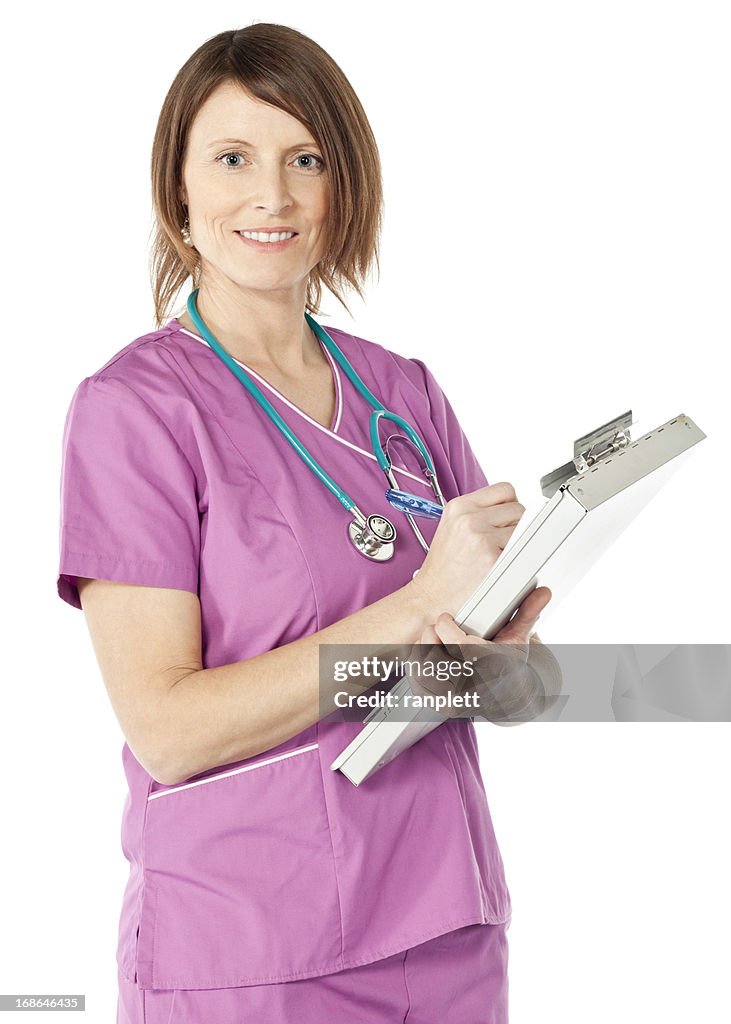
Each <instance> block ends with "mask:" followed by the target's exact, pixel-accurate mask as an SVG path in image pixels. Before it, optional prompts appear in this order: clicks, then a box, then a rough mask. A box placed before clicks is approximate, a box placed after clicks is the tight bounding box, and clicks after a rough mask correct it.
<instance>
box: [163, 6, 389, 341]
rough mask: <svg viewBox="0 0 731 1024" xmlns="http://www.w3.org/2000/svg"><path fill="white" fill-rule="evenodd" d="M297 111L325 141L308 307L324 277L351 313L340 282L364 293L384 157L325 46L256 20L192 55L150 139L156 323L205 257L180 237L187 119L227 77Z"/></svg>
mask: <svg viewBox="0 0 731 1024" xmlns="http://www.w3.org/2000/svg"><path fill="white" fill-rule="evenodd" d="M227 81H233V82H237V83H239V84H240V85H242V86H243V87H244V88H245V89H247V90H248V92H250V93H251V94H252V95H253V96H255V97H257V98H258V99H260V100H263V101H264V102H265V103H271V104H272V105H273V106H275V107H279V109H280V110H284V111H286V112H287V113H288V114H290V115H291V116H292V117H295V118H297V120H298V121H300V122H301V123H302V124H303V125H305V126H306V128H307V129H308V130H309V131H310V132H311V133H312V137H313V138H314V139H315V141H316V142H317V143H318V145H319V146H320V148H321V152H322V155H323V158H324V163H325V168H326V173H327V174H328V184H329V188H330V209H329V213H328V220H327V224H326V229H325V231H326V238H327V247H326V250H325V252H324V254H323V257H322V259H321V260H320V262H319V263H318V264H317V266H315V267H313V269H312V270H311V271H310V274H309V277H308V281H307V293H306V308H307V310H308V311H309V312H310V313H318V312H319V309H318V307H319V304H320V300H321V297H322V285H323V284H325V285H326V286H327V287H328V288H329V289H330V291H331V292H332V293H333V294H334V295H335V297H336V298H337V299H338V301H339V302H340V303H341V305H343V306H344V307H345V309H346V310H347V311H348V314H350V310H349V309H348V306H347V304H346V302H345V300H344V299H343V296H342V294H341V289H342V287H343V286H344V285H350V286H351V287H352V288H353V289H354V290H355V291H356V292H357V293H358V295H359V296H360V297H361V298H363V294H364V293H363V288H362V283H363V282H364V281H365V278H366V275H367V274H368V272H369V270H370V268H371V265H372V263H373V262H374V261H375V263H376V266H377V267H378V269H379V273H380V264H379V260H378V244H379V236H380V231H381V223H382V209H383V185H382V177H381V163H380V157H379V153H378V147H377V145H376V141H375V138H374V137H373V132H372V131H371V127H370V124H369V123H368V118H367V117H366V115H365V111H364V110H363V107H362V106H361V103H360V101H359V99H358V97H357V96H356V94H355V92H354V90H353V87H352V86H351V84H350V82H349V81H348V80H347V78H346V77H345V75H344V74H343V72H342V71H341V70H340V68H339V67H338V65H337V64H336V63H335V61H334V60H333V59H332V57H330V56H329V54H328V53H326V52H325V50H323V49H322V48H321V47H320V46H318V45H317V43H315V42H314V41H313V40H312V39H310V38H308V37H307V36H305V35H303V34H302V33H301V32H298V31H296V30H295V29H293V28H289V27H288V26H287V25H276V24H268V23H258V24H252V25H249V26H247V27H246V28H242V29H234V30H232V31H227V32H221V33H219V35H217V36H214V37H213V38H212V39H208V40H207V41H206V42H205V43H203V45H202V46H200V47H199V48H198V49H197V50H196V51H195V53H193V54H192V56H190V57H189V58H188V60H187V61H186V62H185V64H183V66H182V67H181V69H180V70H179V71H178V73H177V75H176V76H175V79H174V81H173V83H172V85H171V86H170V89H169V91H168V94H167V96H166V97H165V101H164V103H163V105H162V109H161V111H160V117H159V119H158V122H157V128H156V130H155V138H154V141H153V145H152V168H151V171H152V203H153V211H154V220H155V225H154V228H153V230H154V240H153V243H152V251H151V260H150V273H151V283H152V291H153V296H154V302H155V320H156V326H157V327H160V326H162V324H163V322H164V321H165V320H166V319H167V318H168V315H169V313H168V310H169V308H170V306H171V304H172V302H173V300H174V299H175V296H176V295H177V294H178V291H179V290H180V288H181V287H182V285H183V284H184V283H185V281H186V280H187V278H188V277H191V278H192V280H193V287H194V288H197V287H198V285H199V283H200V270H201V266H200V257H199V256H198V253H197V252H196V251H195V250H194V249H193V248H191V247H188V246H186V245H184V243H183V241H182V237H181V234H180V232H181V228H182V226H183V222H184V220H185V215H186V210H185V206H184V204H183V202H182V200H181V198H180V195H179V188H180V186H181V184H182V167H183V161H184V157H185V148H186V144H187V139H188V133H189V131H190V127H191V125H192V123H193V120H194V119H195V116H196V114H197V113H198V110H199V109H200V107H201V106H202V105H203V104H204V103H205V101H206V100H207V99H208V97H209V95H210V94H211V93H212V92H213V90H214V89H215V88H216V87H217V86H219V85H221V84H222V83H223V82H227Z"/></svg>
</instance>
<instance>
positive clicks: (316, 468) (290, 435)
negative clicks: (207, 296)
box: [187, 288, 444, 522]
mask: <svg viewBox="0 0 731 1024" xmlns="http://www.w3.org/2000/svg"><path fill="white" fill-rule="evenodd" d="M198 291H199V289H198V288H196V289H195V290H194V291H192V292H191V293H190V295H189V296H188V302H187V308H188V314H189V316H190V318H191V320H192V321H193V323H194V324H195V326H196V327H197V329H198V330H199V331H200V333H201V335H202V337H203V338H204V339H205V340H206V341H207V342H208V344H209V345H210V346H211V348H212V349H213V351H214V352H215V353H216V355H217V356H219V358H220V359H221V360H222V361H223V362H224V363H225V364H226V366H227V367H228V368H229V370H231V372H232V373H233V374H234V375H235V376H236V377H237V378H238V379H239V380H240V381H241V383H242V384H243V385H244V387H245V388H246V389H247V391H248V392H249V393H250V394H251V395H252V396H253V397H254V398H255V399H256V401H257V402H258V403H259V405H260V406H261V407H262V409H263V410H264V411H265V412H266V414H267V415H268V416H269V418H270V419H271V420H272V421H273V422H274V424H275V425H276V426H277V427H278V428H279V430H280V431H281V433H282V434H283V435H284V437H285V438H286V439H287V441H289V443H290V444H291V445H292V447H293V448H294V449H295V451H296V452H297V454H298V455H299V456H300V457H301V458H302V459H303V461H304V462H305V463H306V464H307V465H308V466H309V467H310V469H311V470H312V472H313V473H314V474H315V476H317V477H318V479H319V480H320V481H321V482H322V483H323V484H324V485H325V486H326V487H327V488H328V490H329V491H330V492H331V493H332V494H334V495H335V497H336V498H337V499H338V501H339V502H340V504H341V505H343V506H344V507H345V508H346V509H347V510H348V512H351V513H353V515H355V516H356V518H359V519H360V520H361V521H362V522H365V517H364V516H363V513H362V512H361V511H360V509H359V508H358V506H357V505H356V503H355V502H354V501H353V499H352V498H351V497H350V495H349V494H347V492H346V491H344V490H343V489H342V487H339V486H338V484H337V483H336V482H335V481H334V480H333V478H332V477H331V476H330V474H329V473H327V472H326V471H325V470H324V469H323V468H322V466H321V465H320V464H319V463H318V462H317V461H316V460H315V459H314V458H313V457H312V455H310V453H309V452H308V451H307V449H306V448H305V446H304V445H303V444H302V442H301V441H300V439H299V438H298V437H297V435H296V434H295V433H294V432H293V431H292V430H291V429H290V428H289V426H288V425H287V423H286V422H285V421H284V420H283V419H282V417H281V416H280V415H279V413H278V412H277V410H276V409H275V408H274V406H273V405H272V403H271V402H270V401H269V399H268V398H267V397H266V395H265V394H264V393H263V392H262V391H261V389H260V388H259V387H257V385H256V384H255V383H254V381H253V380H252V379H251V378H250V377H249V375H248V374H247V373H245V372H244V371H243V370H242V368H241V367H240V366H239V365H238V363H237V362H236V360H235V359H233V358H232V357H231V356H230V355H229V354H228V352H227V351H226V350H225V349H224V348H223V346H222V345H221V344H220V343H219V342H218V341H217V339H216V338H215V337H214V336H213V334H211V332H210V331H209V330H208V328H207V327H206V325H205V323H204V322H203V320H202V319H201V317H200V315H199V313H198V307H197V304H196V299H197V297H198ZM305 319H306V321H307V323H308V324H309V326H310V327H311V328H312V330H313V331H314V332H315V334H316V335H317V337H318V338H319V339H320V341H321V342H322V343H323V345H325V347H326V348H327V350H328V351H329V352H330V353H331V354H332V356H333V357H334V358H335V359H336V360H337V362H338V363H339V364H340V366H341V367H342V369H343V371H344V372H345V374H346V376H347V377H348V379H349V380H350V382H351V383H352V384H353V386H354V387H355V389H356V390H357V391H358V393H359V394H360V395H362V396H363V398H365V400H366V401H367V402H368V403H369V405H372V406H373V412H372V413H371V416H370V437H371V446H372V448H373V454H374V455H375V457H376V459H377V461H378V464H379V466H380V467H381V469H382V470H383V472H384V473H385V474H386V475H387V476H388V477H389V479H390V481H391V483H392V484H393V483H394V482H395V481H394V480H393V476H392V473H391V460H390V459H389V458H388V456H387V455H386V453H385V452H384V451H383V447H382V445H381V443H380V439H379V436H378V423H379V420H380V419H381V418H383V419H387V420H391V421H392V422H394V423H396V424H397V425H398V426H400V427H401V429H402V430H403V431H404V432H405V434H406V435H407V436H408V437H409V439H410V440H411V441H412V442H413V443H414V444H415V445H416V447H417V448H418V450H419V452H420V453H421V455H422V457H423V459H424V462H425V463H426V466H427V469H428V475H429V480H430V483H431V485H432V488H433V489H434V493H435V495H436V496H437V497H438V498H439V499H440V505H439V506H436V508H440V507H441V505H443V503H444V499H443V497H442V495H441V493H440V491H439V487H438V484H437V479H436V470H435V468H434V463H433V462H432V459H431V456H430V454H429V452H428V451H427V449H426V446H425V445H424V443H423V441H422V440H421V438H420V437H419V435H418V434H417V433H416V431H415V430H414V428H413V427H412V426H411V424H410V423H408V422H407V421H406V420H405V419H403V418H402V417H401V416H399V415H397V413H395V412H389V411H388V410H387V409H386V408H385V407H384V405H383V404H382V403H381V402H379V401H378V399H377V398H376V397H375V395H374V394H373V393H372V392H371V391H369V389H368V388H367V387H366V385H365V384H364V383H363V381H362V380H361V379H360V377H359V376H358V374H357V373H356V372H355V370H354V369H353V367H352V366H351V365H350V363H349V362H348V360H347V359H346V358H345V356H344V355H343V353H342V352H341V350H340V348H339V347H338V346H337V344H336V343H335V342H334V341H333V339H332V338H331V337H330V335H329V334H327V332H326V331H325V330H324V328H322V327H321V326H320V324H318V323H317V321H316V320H314V319H313V318H312V317H311V316H310V315H309V314H308V313H307V311H305ZM430 504H434V503H430ZM411 511H412V513H413V512H414V511H415V510H414V509H411ZM417 514H418V512H417Z"/></svg>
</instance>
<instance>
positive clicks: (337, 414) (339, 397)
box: [170, 317, 343, 436]
mask: <svg viewBox="0 0 731 1024" xmlns="http://www.w3.org/2000/svg"><path fill="white" fill-rule="evenodd" d="M170 322H171V323H174V324H176V325H177V328H178V330H179V331H182V333H183V334H187V335H188V337H189V338H195V340H196V341H199V342H200V343H201V345H205V346H206V348H207V349H209V350H210V351H213V350H212V349H211V346H210V345H209V344H208V342H207V341H206V340H205V338H202V337H201V336H200V334H195V333H194V332H193V331H189V330H188V328H187V327H183V325H182V324H181V323H180V321H179V320H178V319H177V317H174V318H173V320H171V321H170ZM317 343H318V345H319V346H320V348H321V349H322V351H323V352H324V354H325V357H326V359H327V361H328V364H329V366H330V372H331V374H332V379H333V383H334V385H335V411H334V412H333V416H332V419H331V420H330V426H329V427H325V426H323V424H322V423H318V422H317V420H314V419H313V418H312V417H311V416H308V415H307V413H306V412H305V411H304V409H300V407H299V406H298V405H295V403H294V402H292V401H291V400H290V399H289V398H287V397H286V395H283V394H282V392H281V391H280V390H279V389H278V388H275V387H274V385H273V384H270V383H269V381H268V380H266V378H264V377H262V376H261V374H259V373H257V372H256V370H254V369H252V367H251V366H249V365H248V364H247V363H243V362H242V361H241V360H240V359H236V358H235V357H234V356H231V358H232V359H233V361H234V362H235V363H238V364H239V366H241V367H243V369H244V370H246V372H247V373H250V374H251V376H252V377H253V378H254V379H255V380H256V382H257V383H258V384H261V385H263V386H264V387H265V388H266V389H267V390H268V391H271V393H272V394H273V395H276V397H277V398H278V399H279V400H280V401H281V402H284V404H285V405H286V406H287V407H288V408H289V409H291V410H292V412H296V413H297V415H298V416H301V417H302V419H305V420H307V422H308V423H311V424H312V425H313V426H315V427H318V428H319V429H320V430H325V431H326V432H327V433H329V434H334V435H336V436H337V433H338V428H339V427H340V421H341V420H342V418H343V385H342V380H341V378H340V369H339V367H338V365H337V363H336V362H335V360H334V359H333V357H332V356H331V355H330V353H329V352H328V350H327V348H326V347H325V345H323V343H322V342H321V341H320V339H319V338H318V339H317ZM214 354H215V353H214Z"/></svg>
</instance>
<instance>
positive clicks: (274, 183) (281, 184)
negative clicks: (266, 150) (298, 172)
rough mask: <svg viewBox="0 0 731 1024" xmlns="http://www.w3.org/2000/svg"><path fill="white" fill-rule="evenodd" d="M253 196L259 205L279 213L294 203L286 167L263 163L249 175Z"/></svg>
mask: <svg viewBox="0 0 731 1024" xmlns="http://www.w3.org/2000/svg"><path fill="white" fill-rule="evenodd" d="M249 183H250V186H251V190H252V193H253V196H252V198H253V199H254V201H255V202H256V205H257V206H258V207H261V208H263V209H266V210H269V211H270V212H271V213H273V214H274V213H279V212H280V211H281V210H284V209H287V208H288V207H289V206H291V205H292V192H291V187H290V184H289V182H288V180H287V174H286V168H285V167H282V166H281V164H278V163H276V162H275V163H273V164H262V165H261V166H260V167H257V168H255V169H254V170H253V171H252V172H251V176H250V177H249Z"/></svg>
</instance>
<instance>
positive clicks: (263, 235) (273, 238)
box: [239, 231, 296, 242]
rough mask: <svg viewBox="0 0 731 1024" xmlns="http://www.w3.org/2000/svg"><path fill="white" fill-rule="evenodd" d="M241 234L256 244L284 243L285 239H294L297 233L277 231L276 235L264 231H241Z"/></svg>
mask: <svg viewBox="0 0 731 1024" xmlns="http://www.w3.org/2000/svg"><path fill="white" fill-rule="evenodd" d="M239 234H240V235H243V236H244V238H253V239H254V241H255V242H282V241H284V239H285V238H293V237H294V235H295V234H296V232H294V231H279V232H276V231H275V232H274V234H269V233H267V232H263V231H239Z"/></svg>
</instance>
